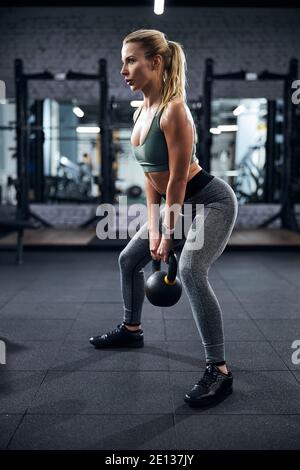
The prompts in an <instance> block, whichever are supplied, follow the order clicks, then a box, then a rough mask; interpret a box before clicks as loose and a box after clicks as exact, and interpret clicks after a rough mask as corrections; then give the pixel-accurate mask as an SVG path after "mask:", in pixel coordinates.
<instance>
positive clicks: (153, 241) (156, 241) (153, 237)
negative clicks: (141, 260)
mask: <svg viewBox="0 0 300 470" xmlns="http://www.w3.org/2000/svg"><path fill="white" fill-rule="evenodd" d="M160 241H161V234H160V233H159V232H158V233H149V247H150V254H151V257H152V259H154V260H157V259H158V258H157V254H156V252H157V249H158V247H159V245H160Z"/></svg>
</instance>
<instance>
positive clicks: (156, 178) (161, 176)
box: [145, 162, 202, 194]
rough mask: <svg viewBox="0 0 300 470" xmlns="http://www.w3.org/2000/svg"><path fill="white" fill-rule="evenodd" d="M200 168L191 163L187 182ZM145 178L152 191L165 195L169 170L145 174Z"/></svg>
mask: <svg viewBox="0 0 300 470" xmlns="http://www.w3.org/2000/svg"><path fill="white" fill-rule="evenodd" d="M201 170H202V168H201V166H200V165H199V164H198V163H197V162H193V163H191V165H190V170H189V176H188V181H190V180H191V179H192V178H193V177H194V176H195V175H196V174H197V173H199V171H201ZM145 176H146V177H147V178H148V180H149V181H150V183H151V184H152V186H153V187H154V189H156V191H157V192H158V193H160V194H166V193H167V186H168V182H169V178H170V172H169V170H166V171H157V172H151V173H145Z"/></svg>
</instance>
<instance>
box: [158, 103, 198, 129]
mask: <svg viewBox="0 0 300 470" xmlns="http://www.w3.org/2000/svg"><path fill="white" fill-rule="evenodd" d="M174 119H175V120H176V121H185V120H186V119H187V120H189V121H191V122H192V123H193V117H192V114H191V111H190V109H189V107H188V105H187V103H186V102H185V101H184V100H183V99H182V98H173V99H172V100H170V101H169V102H168V104H167V105H166V106H165V108H164V109H163V112H162V114H161V127H163V126H164V125H165V126H166V125H167V124H168V122H170V121H173V120H174Z"/></svg>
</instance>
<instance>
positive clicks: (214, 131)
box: [209, 127, 221, 134]
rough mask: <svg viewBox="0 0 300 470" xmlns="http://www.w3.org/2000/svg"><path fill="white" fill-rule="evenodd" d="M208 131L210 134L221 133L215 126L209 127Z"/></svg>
mask: <svg viewBox="0 0 300 470" xmlns="http://www.w3.org/2000/svg"><path fill="white" fill-rule="evenodd" d="M209 132H210V133H211V134H221V131H220V130H219V129H218V128H217V127H211V128H210V129H209Z"/></svg>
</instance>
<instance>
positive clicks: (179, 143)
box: [161, 102, 194, 229]
mask: <svg viewBox="0 0 300 470" xmlns="http://www.w3.org/2000/svg"><path fill="white" fill-rule="evenodd" d="M161 127H162V130H163V131H164V135H165V138H166V142H167V147H168V154H169V171H170V177H169V182H168V186H167V190H166V211H165V217H164V224H165V225H166V226H167V227H168V228H170V229H173V228H174V227H175V225H176V220H177V218H178V216H179V213H180V211H181V207H182V205H183V203H184V196H185V191H186V185H187V181H188V175H189V168H190V163H191V156H192V150H193V136H194V129H193V122H192V117H191V116H189V114H188V111H187V109H186V106H185V104H184V103H183V102H170V103H169V105H168V107H167V109H166V113H165V116H164V117H162V119H161ZM173 204H174V205H176V206H175V208H174V209H175V210H174V212H172V211H170V208H171V206H172V205H173Z"/></svg>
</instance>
